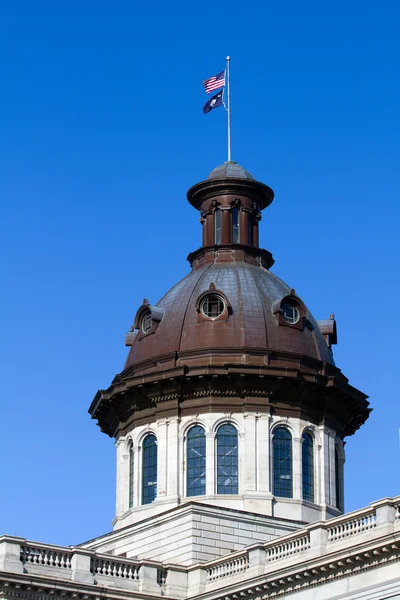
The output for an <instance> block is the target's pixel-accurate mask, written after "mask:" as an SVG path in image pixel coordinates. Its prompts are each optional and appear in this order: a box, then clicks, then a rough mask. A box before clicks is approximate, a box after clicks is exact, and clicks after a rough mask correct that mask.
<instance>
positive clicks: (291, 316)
mask: <svg viewBox="0 0 400 600" xmlns="http://www.w3.org/2000/svg"><path fill="white" fill-rule="evenodd" d="M281 314H282V317H283V318H284V319H285V321H286V323H290V324H291V325H294V324H295V323H297V322H298V321H299V320H300V311H299V309H298V306H297V304H295V303H294V302H283V303H282V304H281Z"/></svg>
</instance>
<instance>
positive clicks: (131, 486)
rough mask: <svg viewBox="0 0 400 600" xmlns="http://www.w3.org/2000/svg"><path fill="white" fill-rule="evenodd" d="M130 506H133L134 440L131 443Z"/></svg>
mask: <svg viewBox="0 0 400 600" xmlns="http://www.w3.org/2000/svg"><path fill="white" fill-rule="evenodd" d="M128 485H129V508H132V506H133V442H131V443H130V444H129V484H128Z"/></svg>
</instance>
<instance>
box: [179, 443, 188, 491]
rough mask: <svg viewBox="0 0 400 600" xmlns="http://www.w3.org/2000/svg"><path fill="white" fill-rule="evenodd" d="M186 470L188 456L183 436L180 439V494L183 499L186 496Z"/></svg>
mask: <svg viewBox="0 0 400 600" xmlns="http://www.w3.org/2000/svg"><path fill="white" fill-rule="evenodd" d="M186 468H187V456H186V447H185V438H184V436H183V435H180V436H179V437H178V470H179V480H178V494H179V495H180V497H181V498H184V497H185V496H186Z"/></svg>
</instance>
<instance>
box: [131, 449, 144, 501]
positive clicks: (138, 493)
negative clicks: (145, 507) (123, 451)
mask: <svg viewBox="0 0 400 600" xmlns="http://www.w3.org/2000/svg"><path fill="white" fill-rule="evenodd" d="M141 502H142V448H141V447H140V446H134V447H133V506H140V504H141Z"/></svg>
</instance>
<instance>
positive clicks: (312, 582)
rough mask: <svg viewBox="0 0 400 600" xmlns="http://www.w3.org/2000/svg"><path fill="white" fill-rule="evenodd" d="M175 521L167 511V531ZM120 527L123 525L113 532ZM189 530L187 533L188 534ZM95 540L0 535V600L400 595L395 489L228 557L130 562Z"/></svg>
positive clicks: (382, 599) (399, 504)
mask: <svg viewBox="0 0 400 600" xmlns="http://www.w3.org/2000/svg"><path fill="white" fill-rule="evenodd" d="M176 510H177V511H185V510H186V509H185V507H180V508H178V509H176ZM153 520H154V519H150V521H153ZM256 522H257V519H256V520H255V523H256ZM174 527H175V521H174V519H172V520H171V522H170V524H169V533H171V531H172V530H173V528H174ZM167 531H168V529H167ZM117 534H118V535H121V534H122V531H120V532H114V534H113V535H114V536H115V535H117ZM190 535H191V534H190V532H189V531H188V532H187V533H186V536H187V537H188V538H190ZM105 537H107V536H105ZM103 542H104V544H105V542H106V539H105V538H104V539H103ZM96 543H97V544H98V545H99V544H100V543H101V539H99V540H97V541H94V542H92V546H93V547H92V548H88V547H82V546H79V547H70V546H69V547H62V546H51V545H46V544H43V543H40V542H30V541H27V540H25V539H23V538H16V537H11V536H2V537H0V597H1V598H4V599H5V600H11V599H13V598H19V599H21V600H67V599H68V600H74V599H81V600H98V599H99V598H107V599H108V600H127V599H130V598H132V599H137V600H139V599H143V600H144V599H145V598H149V599H150V598H152V599H154V598H161V597H166V598H170V599H171V600H185V599H192V600H196V599H198V598H201V599H202V600H238V599H239V598H247V599H248V600H269V599H271V600H272V599H276V598H282V599H283V598H288V597H289V596H290V597H291V598H293V599H294V600H326V599H327V598H329V599H330V600H389V599H391V600H394V599H396V598H399V597H400V497H397V498H387V499H384V500H381V501H379V502H375V503H373V504H371V505H370V506H368V507H366V508H364V509H362V510H359V511H355V512H354V513H349V514H347V515H343V516H340V517H337V518H335V519H332V520H330V521H326V522H318V523H313V524H311V525H307V526H306V527H304V528H302V529H300V530H297V531H295V532H292V533H290V534H289V535H283V536H282V535H281V536H280V537H279V538H278V539H274V540H270V541H267V542H265V543H260V542H258V543H252V544H250V545H247V546H246V547H244V548H242V549H241V550H239V551H237V552H232V553H231V554H230V555H229V556H227V557H222V558H218V559H214V560H211V561H208V562H205V563H202V564H199V563H197V564H193V565H186V566H185V565H183V564H181V563H179V562H178V561H176V562H166V561H164V562H160V561H155V560H137V559H132V558H131V559H130V558H127V557H125V556H121V555H115V554H111V553H99V552H98V551H97V550H96V549H94V545H95V544H96Z"/></svg>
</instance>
